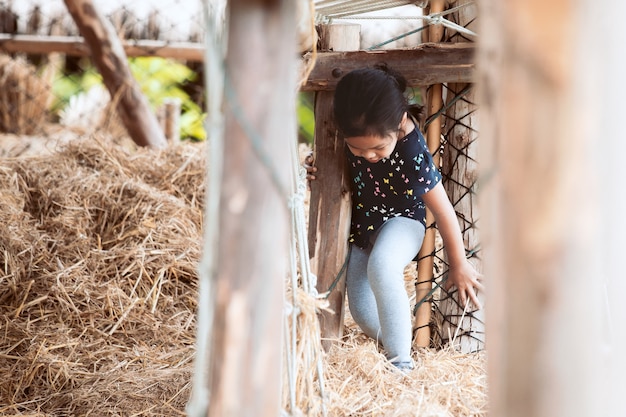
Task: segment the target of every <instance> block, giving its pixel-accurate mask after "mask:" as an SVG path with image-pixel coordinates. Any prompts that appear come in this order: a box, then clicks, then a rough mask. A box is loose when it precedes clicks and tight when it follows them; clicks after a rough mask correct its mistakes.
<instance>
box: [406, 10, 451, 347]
mask: <svg viewBox="0 0 626 417" xmlns="http://www.w3.org/2000/svg"><path fill="white" fill-rule="evenodd" d="M429 7H430V10H429V11H428V13H438V12H442V11H443V10H444V7H445V1H444V0H431V2H430V6H429ZM442 38H443V26H441V25H433V26H430V27H429V28H428V42H441V40H442ZM427 101H428V103H427V109H426V111H427V116H428V117H429V116H431V115H433V114H435V113H437V112H438V111H439V110H441V107H442V105H443V99H442V86H441V84H434V85H432V86H430V88H429V89H428V98H427ZM426 142H427V143H428V148H429V149H430V151H431V153H432V154H433V159H434V162H435V165H436V166H439V146H440V144H441V116H439V117H437V118H436V119H435V120H433V121H432V122H431V123H430V124H429V125H428V128H427V130H426ZM434 221H435V219H434V217H433V215H432V213H430V211H428V210H426V225H427V227H426V235H425V236H424V243H422V248H421V249H420V252H419V255H418V262H417V283H416V285H415V298H416V299H417V301H418V302H419V301H420V300H423V299H424V298H425V297H427V296H428V293H429V292H430V291H431V290H432V287H433V265H434V260H435V258H434V252H435V229H434V228H433V227H431V225H432V224H433V223H434ZM430 317H431V305H430V301H427V302H423V303H422V304H421V305H420V306H419V307H418V308H417V311H416V313H415V325H414V327H415V328H416V329H417V332H416V335H415V340H414V344H415V345H416V346H420V347H428V346H429V345H430V327H429V326H430Z"/></svg>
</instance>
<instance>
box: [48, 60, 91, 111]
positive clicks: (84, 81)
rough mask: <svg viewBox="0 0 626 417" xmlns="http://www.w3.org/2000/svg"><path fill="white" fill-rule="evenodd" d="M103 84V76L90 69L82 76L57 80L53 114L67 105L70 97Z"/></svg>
mask: <svg viewBox="0 0 626 417" xmlns="http://www.w3.org/2000/svg"><path fill="white" fill-rule="evenodd" d="M98 84H102V76H101V75H100V74H99V73H98V72H97V71H96V70H95V69H94V68H93V67H91V68H89V69H88V70H86V71H85V72H83V73H82V74H80V75H78V74H71V75H66V76H63V77H60V78H58V79H56V80H55V81H54V83H53V85H52V93H53V96H54V98H55V99H54V101H53V103H52V105H51V110H52V112H53V113H56V112H58V111H59V110H61V109H62V108H63V107H65V106H66V105H67V103H69V101H70V97H72V96H75V95H76V94H78V93H81V92H83V91H89V89H90V88H91V87H93V86H94V85H98Z"/></svg>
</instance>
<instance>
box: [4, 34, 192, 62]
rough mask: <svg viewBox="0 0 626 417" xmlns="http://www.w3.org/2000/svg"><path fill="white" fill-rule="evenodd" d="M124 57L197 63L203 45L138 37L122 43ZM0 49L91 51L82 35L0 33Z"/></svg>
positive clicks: (42, 52)
mask: <svg viewBox="0 0 626 417" xmlns="http://www.w3.org/2000/svg"><path fill="white" fill-rule="evenodd" d="M122 48H123V49H124V52H125V53H126V55H127V56H131V57H137V56H158V57H162V58H173V59H181V60H185V61H194V62H200V61H202V60H203V59H204V45H203V44H201V43H193V42H163V41H153V40H137V41H126V42H122ZM0 51H2V52H5V53H28V54H49V53H51V52H59V53H62V54H65V55H71V56H89V55H90V54H91V51H90V50H89V46H88V45H87V43H85V38H83V37H82V36H40V35H7V34H4V33H0Z"/></svg>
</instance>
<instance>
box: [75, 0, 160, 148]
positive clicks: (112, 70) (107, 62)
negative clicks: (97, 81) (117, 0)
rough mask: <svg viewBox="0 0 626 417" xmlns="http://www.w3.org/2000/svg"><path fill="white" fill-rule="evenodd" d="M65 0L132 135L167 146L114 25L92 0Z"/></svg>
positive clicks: (140, 141)
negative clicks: (134, 75)
mask: <svg viewBox="0 0 626 417" xmlns="http://www.w3.org/2000/svg"><path fill="white" fill-rule="evenodd" d="M64 1H65V5H66V7H67V10H68V11H69V12H70V14H71V15H72V18H73V19H74V22H76V26H78V29H79V30H80V33H81V34H82V35H83V37H84V38H85V41H86V42H87V44H88V45H89V48H90V49H91V58H92V59H93V62H94V64H95V66H96V68H98V71H99V72H100V74H102V79H103V81H104V84H105V85H106V87H107V89H108V90H109V93H110V94H111V100H112V101H113V103H116V109H117V113H118V115H119V116H120V119H121V120H122V123H123V124H124V127H126V130H127V131H128V134H129V135H130V137H131V138H132V139H133V141H135V143H137V144H138V145H140V146H152V147H155V148H159V147H164V146H165V145H166V140H165V136H164V135H163V131H162V130H161V129H160V127H159V123H158V121H157V119H156V116H155V114H154V113H153V112H152V110H151V109H150V104H149V103H148V100H147V99H146V98H145V96H144V95H143V94H142V92H141V90H140V88H139V86H138V85H137V82H136V81H135V79H134V78H133V75H132V73H131V72H130V68H129V67H128V61H127V58H126V54H125V53H124V49H123V48H122V44H121V42H120V39H119V38H118V37H117V35H116V34H115V29H114V28H113V26H112V25H111V24H110V23H109V22H108V21H107V20H106V19H104V18H103V17H102V16H101V15H100V13H99V12H98V10H97V9H96V7H95V6H94V4H93V1H92V0H64Z"/></svg>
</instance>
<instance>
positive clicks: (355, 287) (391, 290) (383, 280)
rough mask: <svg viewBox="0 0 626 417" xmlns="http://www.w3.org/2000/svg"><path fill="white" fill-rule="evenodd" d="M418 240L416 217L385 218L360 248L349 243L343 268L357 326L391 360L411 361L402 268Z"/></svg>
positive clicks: (420, 229)
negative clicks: (378, 345)
mask: <svg viewBox="0 0 626 417" xmlns="http://www.w3.org/2000/svg"><path fill="white" fill-rule="evenodd" d="M423 240H424V226H423V225H422V224H421V223H420V222H419V221H417V220H413V219H409V218H406V217H394V218H392V219H389V220H387V221H386V222H385V223H384V224H383V225H382V226H381V228H380V229H379V230H378V231H377V233H376V234H375V235H374V237H373V238H372V239H371V243H372V245H370V246H369V247H368V248H367V249H361V248H359V247H358V246H355V245H352V248H351V252H350V260H349V262H348V272H347V282H346V285H347V291H348V305H349V308H350V313H351V314H352V318H354V321H355V322H356V323H357V324H358V325H359V327H361V329H362V330H363V332H364V333H365V334H366V335H368V336H369V337H371V338H372V339H375V340H380V341H381V342H382V344H383V346H384V348H385V350H386V352H387V358H388V359H389V360H390V361H392V362H410V361H411V341H412V327H411V310H410V306H409V298H408V296H407V292H406V289H405V286H404V268H405V267H406V266H407V265H408V264H409V262H411V261H412V260H413V258H415V255H417V252H419V249H420V247H421V246H422V241H423Z"/></svg>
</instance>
